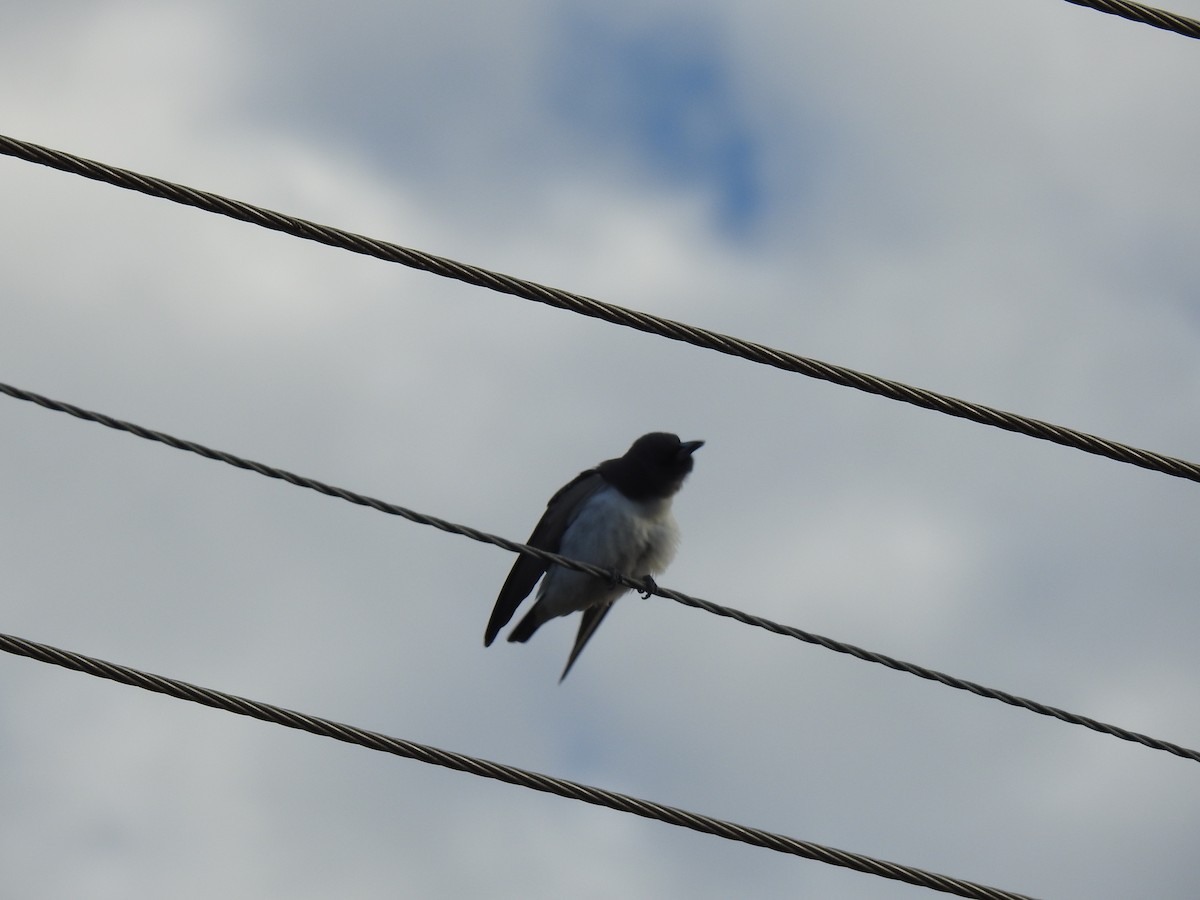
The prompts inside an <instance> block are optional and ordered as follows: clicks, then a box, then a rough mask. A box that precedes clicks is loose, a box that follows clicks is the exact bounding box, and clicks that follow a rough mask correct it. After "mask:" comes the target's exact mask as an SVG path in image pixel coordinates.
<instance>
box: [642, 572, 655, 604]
mask: <svg viewBox="0 0 1200 900" xmlns="http://www.w3.org/2000/svg"><path fill="white" fill-rule="evenodd" d="M657 590H658V582H657V581H655V580H654V579H653V578H652V577H651V576H649V575H645V576H643V578H642V591H641V594H642V599H643V600H646V599H648V598H649V597H650V595H651V594H653V593H654V592H655V591H657Z"/></svg>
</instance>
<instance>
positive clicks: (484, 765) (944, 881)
mask: <svg viewBox="0 0 1200 900" xmlns="http://www.w3.org/2000/svg"><path fill="white" fill-rule="evenodd" d="M0 650H3V651H5V652H6V653H12V654H15V655H17V656H24V657H28V658H29V659H35V660H38V661H40V662H44V663H50V664H52V665H56V666H62V667H63V668H67V669H73V670H74V671H76V672H83V673H85V674H88V675H93V676H95V677H97V678H106V679H108V680H110V681H116V682H119V683H120V684H125V685H130V686H132V687H138V688H142V689H143V690H147V691H153V692H155V693H159V694H166V695H167V696H169V697H174V698H176V699H179V700H188V701H191V702H192V703H199V704H202V705H204V706H210V707H212V708H214V709H220V710H224V711H225V712H230V713H235V714H237V715H240V716H249V717H250V718H253V719H259V720H261V721H264V722H272V723H274V724H276V725H282V726H284V727H285V728H295V729H297V730H300V731H307V732H309V733H310V734H316V735H320V736H322V737H328V738H333V739H334V740H337V741H343V742H344V743H347V744H356V745H358V746H360V747H366V748H367V749H369V750H378V751H380V752H382V753H390V754H392V755H394V756H400V757H404V758H405V759H415V760H417V761H419V762H423V763H429V764H431V765H436V766H443V767H444V768H447V769H453V770H455V771H457V772H467V773H469V774H471V775H478V776H480V777H482V778H493V779H495V780H497V781H503V782H506V783H507V784H515V785H518V786H520V787H524V788H530V789H532V790H535V791H542V792H543V793H547V794H556V795H558V796H560V797H567V798H569V799H571V800H582V801H583V802H584V803H590V804H592V805H594V806H605V807H608V808H609V809H615V810H618V811H620V812H625V813H632V814H633V815H636V816H641V817H642V818H644V819H653V820H656V821H659V822H666V823H667V824H668V825H677V826H679V827H680V828H688V829H690V830H692V831H698V832H701V833H702V834H711V835H715V836H716V837H720V838H725V839H726V840H731V841H740V842H742V843H744V844H750V845H751V846H755V847H763V848H765V849H767V850H775V851H776V852H779V853H788V854H791V855H793V856H800V857H803V858H805V859H811V860H816V861H818V862H823V863H828V864H829V865H834V866H842V867H844V868H847V869H853V870H855V871H857V872H865V873H866V874H868V875H877V876H879V877H881V878H890V879H893V880H895V881H903V882H907V883H908V884H914V885H918V886H920V887H926V888H930V889H931V890H935V891H942V892H943V893H947V894H956V895H958V896H959V897H972V898H979V900H1032V898H1030V897H1027V896H1026V895H1024V894H1014V893H1012V892H1010V891H1004V890H1000V889H999V888H992V887H987V886H985V885H981V884H976V883H974V882H970V881H964V880H962V879H959V878H951V877H950V876H948V875H939V874H937V873H935V872H927V871H925V870H923V869H916V868H913V867H911V866H905V865H901V864H900V863H894V862H888V861H886V860H881V859H875V858H873V857H870V856H863V855H861V854H858V853H851V852H849V851H847V850H838V849H836V848H834V847H826V846H824V845H822V844H815V843H812V842H811V841H802V840H798V839H797V838H792V837H787V836H786V835H782V834H776V833H774V832H770V831H763V830H762V829H759V828H751V827H749V826H746V825H738V824H736V823H734V822H728V821H725V820H723V819H714V818H712V817H710V816H705V815H701V814H700V813H694V812H688V811H687V810H684V809H679V808H677V807H673V806H665V805H663V804H661V803H654V802H652V801H650V800H641V799H639V798H637V797H631V796H629V795H627V794H620V793H617V792H615V791H608V790H604V789H603V788H597V787H591V786H589V785H586V784H580V783H578V782H575V781H568V780H566V779H562V778H554V777H552V776H550V775H542V774H540V773H538V772H531V771H528V770H527V769H519V768H517V767H515V766H508V765H504V764H503V763H497V762H491V761H490V760H486V759H479V758H478V757H474V756H466V755H464V754H461V753H455V752H453V751H450V750H440V749H438V748H437V747H430V746H428V745H426V744H418V743H414V742H413V741H406V740H403V739H401V738H395V737H390V736H388V735H385V734H380V733H379V732H375V731H365V730H363V729H361V728H355V727H354V726H352V725H344V724H342V723H340V722H334V721H332V720H330V719H322V718H320V717H318V716H310V715H308V714H306V713H301V712H296V711H295V710H290V709H283V708H281V707H278V706H273V705H271V704H269V703H263V702H261V701H258V700H250V699H247V698H245V697H239V696H237V695H236V694H226V693H223V692H221V691H216V690H213V689H212V688H205V687H199V686H197V685H194V684H189V683H188V682H186V681H178V680H176V679H174V678H168V677H166V676H164V675H155V674H153V673H150V672H143V671H141V670H139V669H132V668H129V667H128V666H122V665H118V664H117V663H111V662H106V661H104V660H101V659H95V658H94V657H90V656H84V655H83V654H80V653H74V652H72V651H70V650H62V649H59V648H58V647H51V646H49V645H47V644H39V643H36V642H34V641H29V640H25V639H24V638H19V637H14V636H12V635H8V634H0Z"/></svg>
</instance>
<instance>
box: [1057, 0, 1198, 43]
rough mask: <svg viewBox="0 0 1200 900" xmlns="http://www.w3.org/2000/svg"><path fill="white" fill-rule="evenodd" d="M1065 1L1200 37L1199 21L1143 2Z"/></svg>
mask: <svg viewBox="0 0 1200 900" xmlns="http://www.w3.org/2000/svg"><path fill="white" fill-rule="evenodd" d="M1067 2H1068V3H1074V4H1075V5H1076V6H1086V7H1087V8H1088V9H1094V10H1097V11H1098V12H1102V13H1108V14H1109V15H1111V16H1120V17H1121V18H1122V19H1128V20H1129V21H1131V22H1140V23H1142V24H1143V25H1152V26H1154V27H1155V28H1161V29H1163V30H1164V31H1173V32H1175V33H1176V34H1182V35H1183V36H1184V37H1190V38H1200V21H1197V20H1195V19H1189V18H1188V17H1187V16H1181V15H1179V14H1178V13H1173V12H1167V11H1166V10H1165V9H1156V8H1155V7H1153V6H1146V5H1145V4H1144V3H1129V2H1126V0H1067Z"/></svg>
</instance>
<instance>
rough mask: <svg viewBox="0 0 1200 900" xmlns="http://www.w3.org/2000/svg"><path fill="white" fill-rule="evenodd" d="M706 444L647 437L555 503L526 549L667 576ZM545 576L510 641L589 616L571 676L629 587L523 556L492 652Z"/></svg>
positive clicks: (498, 611)
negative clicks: (679, 499)
mask: <svg viewBox="0 0 1200 900" xmlns="http://www.w3.org/2000/svg"><path fill="white" fill-rule="evenodd" d="M703 443H704V442H703V441H687V442H682V441H680V440H679V438H678V437H676V436H675V435H673V434H666V433H663V432H653V433H651V434H647V435H643V436H642V437H640V438H638V439H637V440H636V441H634V443H633V446H632V447H630V448H629V450H628V451H627V452H626V453H625V455H624V456H621V457H618V458H617V459H609V460H605V461H604V462H602V463H600V465H598V466H596V468H594V469H588V470H587V471H585V472H581V473H580V474H579V475H577V476H576V477H575V478H574V479H573V480H572V481H571V482H569V483H568V484H567V485H565V486H564V487H563V488H562V489H560V490H559V491H558V492H557V493H556V494H555V495H554V496H553V497H551V498H550V502H549V503H548V504H547V505H546V512H545V513H544V514H543V515H542V518H541V521H539V522H538V524H537V527H536V528H534V529H533V534H532V535H530V537H529V540H528V541H527V542H526V543H528V544H529V545H530V546H533V547H537V548H539V549H542V550H548V551H550V552H551V553H560V554H562V555H563V556H568V557H571V558H572V559H578V560H580V561H581V562H588V563H591V564H592V565H595V566H600V567H602V568H605V569H612V570H615V571H617V572H621V573H623V574H625V575H628V576H629V577H631V578H635V579H643V578H646V577H648V576H654V575H657V574H659V573H661V572H662V571H663V570H664V569H666V567H667V565H668V564H669V563H670V562H671V559H672V557H674V555H675V548H676V545H677V543H678V540H679V530H678V526H677V525H676V524H675V517H674V516H673V515H672V514H671V498H672V497H674V496H675V494H676V493H677V492H678V491H679V488H680V487H681V486H682V485H683V480H684V479H685V478H686V477H687V475H688V473H689V472H691V471H692V464H693V463H692V454H693V453H695V452H696V450H698V449H699V448H700V447H701V446H702V445H703ZM543 575H545V576H546V577H545V579H544V580H543V581H542V586H541V588H540V589H539V591H538V595H537V602H536V603H534V605H533V607H532V608H531V609H530V610H529V612H527V613H526V614H525V617H524V618H523V619H521V621H520V622H519V623H518V624H517V627H516V628H514V629H513V630H512V632H511V633H510V634H509V636H508V639H509V640H510V641H519V642H524V641H527V640H529V638H530V637H532V636H533V633H534V632H535V631H537V630H538V628H540V627H541V626H542V624H543V623H545V622H547V621H549V620H550V619H553V618H555V617H557V616H565V615H568V614H570V613H573V612H576V611H577V610H582V611H583V618H582V621H581V622H580V625H579V633H578V635H577V636H576V638H575V646H574V647H573V648H572V650H571V655H570V658H568V660H567V665H566V668H565V669H563V673H562V678H566V677H567V673H568V672H569V671H571V666H572V665H574V663H575V660H576V659H577V658H578V656H579V654H580V652H581V651H582V650H583V648H584V646H585V645H586V644H587V642H588V640H589V639H590V638H591V636H592V634H594V633H595V631H596V628H597V627H599V625H600V623H601V622H602V621H603V620H604V617H605V615H607V614H608V611H609V609H611V608H612V604H613V603H614V602H615V601H616V599H617V598H618V597H620V596H621V595H622V594H624V593H625V592H626V591H627V590H628V588H626V587H625V586H624V585H621V584H613V583H612V582H610V581H609V580H608V579H603V578H593V577H591V576H589V575H584V574H583V573H582V572H576V571H574V570H573V569H565V568H563V567H562V566H550V567H549V571H548V572H547V565H546V563H544V562H542V561H541V560H539V559H535V558H533V557H532V556H524V555H522V556H520V557H518V558H517V561H516V563H514V564H513V567H512V571H511V572H509V573H508V578H507V579H506V580H505V582H504V586H503V587H502V588H501V589H500V595H499V597H497V598H496V606H495V608H494V609H493V610H492V616H491V619H489V621H488V625H487V631H486V632H485V634H484V638H483V643H484V646H489V645H491V643H492V641H494V640H495V639H496V635H497V634H499V633H500V629H501V628H503V627H504V626H505V625H506V624H508V622H509V620H510V619H512V617H513V615H514V614H515V613H516V611H517V607H518V606H520V605H521V601H523V600H524V599H525V598H526V597H527V596H529V593H530V591H532V590H533V586H534V585H535V584H536V583H537V581H538V579H539V578H541V577H542V576H543ZM562 678H560V679H559V680H560V681H561V680H562Z"/></svg>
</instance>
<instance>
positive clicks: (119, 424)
mask: <svg viewBox="0 0 1200 900" xmlns="http://www.w3.org/2000/svg"><path fill="white" fill-rule="evenodd" d="M0 393H4V394H7V395H8V396H10V397H13V398H15V399H17V400H24V401H27V402H30V403H36V404H37V405H39V406H42V407H44V408H46V409H50V410H54V411H56V412H65V413H68V414H69V415H72V416H75V417H76V418H78V419H83V420H84V421H88V422H96V423H98V424H100V425H104V426H106V427H108V428H113V429H116V430H117V431H124V432H127V433H129V434H133V435H136V436H137V437H140V438H145V439H146V440H150V441H157V442H158V443H161V444H166V445H167V446H168V447H174V448H175V449H177V450H187V451H189V452H191V453H195V454H198V455H200V456H203V457H205V458H206V459H212V460H216V461H217V462H223V463H226V464H227V465H231V466H236V467H237V468H239V469H248V470H250V471H252V472H257V473H258V474H259V475H265V476H266V477H267V478H275V479H278V480H280V481H286V482H288V483H289V484H293V485H295V486H297V487H302V488H308V489H309V490H314V491H317V492H318V493H321V494H325V495H326V496H329V497H337V498H339V499H341V500H345V501H347V502H349V503H354V504H356V505H358V506H367V507H370V508H371V509H375V510H378V511H379V512H383V513H387V514H389V515H393V516H400V517H401V518H404V519H407V520H408V521H410V522H415V523H416V524H418V525H428V526H430V527H433V528H437V529H439V530H441V531H445V532H447V533H449V534H457V535H460V536H462V537H468V538H471V539H472V540H474V541H479V542H480V543H484V544H492V545H493V546H496V547H500V548H502V549H504V550H509V551H511V552H513V553H524V554H526V555H527V556H533V557H535V558H537V559H540V560H543V561H545V562H548V563H554V564H556V565H560V566H565V567H566V568H568V569H575V570H577V571H580V572H584V573H586V574H588V575H593V576H595V577H597V578H604V579H606V580H612V581H617V582H620V583H621V584H623V585H625V586H626V587H628V588H631V589H633V590H638V591H648V592H649V593H651V594H655V595H657V596H659V597H664V598H666V599H668V600H674V601H675V602H676V603H681V604H683V605H684V606H690V607H692V608H694V609H701V610H704V611H705V612H709V613H712V614H714V615H718V616H723V617H725V618H728V619H733V620H734V621H737V622H741V623H742V624H744V625H753V626H754V627H756V628H762V629H765V630H766V631H770V632H772V633H773V634H778V635H783V636H784V637H790V638H794V639H795V640H799V641H804V642H805V643H809V644H816V645H818V646H820V647H824V648H826V649H827V650H833V651H834V652H836V653H844V654H848V655H850V656H853V657H855V658H856V659H861V660H863V661H865V662H871V663H877V664H878V665H882V666H886V667H888V668H889V669H893V670H895V671H898V672H907V673H908V674H910V675H915V676H917V677H918V678H923V679H925V680H927V681H936V682H938V683H939V684H944V685H946V686H947V687H951V688H955V689H956V690H961V691H968V692H970V693H972V694H975V695H977V696H979V697H985V698H987V699H990V700H999V701H1000V702H1001V703H1006V704H1008V705H1009V706H1015V707H1018V708H1020V709H1026V710H1029V711H1030V712H1034V713H1037V714H1039V715H1043V716H1050V717H1051V718H1055V719H1058V720H1059V721H1062V722H1066V723H1068V724H1071V725H1081V726H1083V727H1084V728H1089V729H1091V730H1092V731H1096V732H1099V733H1100V734H1107V735H1110V736H1112V737H1116V738H1120V739H1121V740H1123V741H1130V742H1133V743H1137V744H1141V745H1142V746H1144V747H1149V748H1150V749H1152V750H1161V751H1163V752H1165V753H1171V754H1173V755H1175V756H1179V757H1182V758H1184V759H1190V760H1192V761H1194V762H1200V751H1197V750H1192V749H1189V748H1187V747H1183V746H1180V745H1179V744H1173V743H1171V742H1169V741H1163V740H1160V739H1158V738H1154V737H1150V736H1149V735H1145V734H1141V733H1139V732H1136V731H1130V730H1129V729H1127V728H1121V727H1120V726H1118V725H1110V724H1108V723H1106V722H1101V721H1099V720H1098V719H1092V718H1089V717H1088V716H1081V715H1078V714H1076V713H1072V712H1068V711H1067V710H1064V709H1059V708H1057V707H1054V706H1049V705H1047V704H1045V703H1039V702H1038V701H1036V700H1029V699H1026V698H1024V697H1019V696H1017V695H1016V694H1010V693H1008V692H1006V691H1001V690H997V689H995V688H990V687H986V686H985V685H982V684H977V683H976V682H973V681H967V680H965V679H962V678H956V677H955V676H953V675H947V674H945V673H944V672H939V671H937V670H936V669H929V668H926V667H925V666H919V665H917V664H916V663H910V662H904V661H903V660H899V659H895V658H894V657H891V656H887V655H885V654H882V653H875V652H874V651H871V650H864V649H863V648H861V647H856V646H854V645H853V644H847V643H844V642H842V641H838V640H834V639H833V638H828V637H824V636H822V635H819V634H813V633H812V632H809V631H803V630H801V629H799V628H793V627H792V626H790V625H781V624H779V623H778V622H773V621H771V620H770V619H764V618H762V617H761V616H755V615H752V614H750V613H746V612H742V611H741V610H737V609H733V608H731V607H727V606H721V605H719V604H716V603H712V602H710V601H708V600H702V599H700V598H699V597H693V596H691V595H689V594H684V593H681V592H680V591H673V590H670V589H668V588H663V587H659V586H658V585H654V586H653V587H648V586H647V585H646V584H644V583H643V582H641V581H637V580H635V579H632V578H630V577H629V576H627V575H625V574H624V573H620V572H615V571H610V570H608V569H602V568H600V567H598V566H593V565H591V564H589V563H584V562H580V561H578V560H574V559H570V558H569V557H565V556H560V555H559V554H557V553H550V552H548V551H546V550H542V549H540V548H538V547H531V546H528V545H526V544H521V543H518V542H517V541H510V540H508V539H507V538H502V537H499V536H497V535H494V534H489V533H487V532H486V531H480V530H478V529H476V528H471V527H469V526H467V525H459V524H457V523H454V522H449V521H447V520H445V519H439V518H437V517H436V516H430V515H426V514H425V513H420V512H416V511H415V510H411V509H406V508H405V507H403V506H397V505H396V504H394V503H388V502H386V501H384V500H378V499H376V498H374V497H368V496H366V495H365V494H359V493H356V492H354V491H350V490H347V489H345V488H340V487H334V486H333V485H329V484H325V483H324V482H321V481H317V480H315V479H312V478H306V477H305V476H303V475H297V474H295V473H293V472H289V471H287V470H286V469H279V468H276V467H275V466H269V465H267V464H265V463H260V462H255V461H253V460H250V459H245V458H243V457H240V456H235V455H234V454H232V453H227V452H225V451H223V450H214V449H212V448H210V447H206V446H204V445H203V444H198V443H196V442H195V441H188V440H183V439H181V438H177V437H173V436H171V435H169V434H165V433H163V432H161V431H152V430H151V429H149V428H144V427H143V426H141V425H135V424H134V423H132V422H124V421H122V420H120V419H114V418H113V417H111V416H107V415H104V414H103V413H98V412H92V411H90V410H86V409H82V408H80V407H78V406H74V405H72V404H70V403H64V402H62V401H60V400H52V399H51V398H49V397H44V396H42V395H41V394H35V393H33V392H32V391H26V390H23V389H21V388H17V387H13V386H12V385H9V384H4V383H2V382H0Z"/></svg>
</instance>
